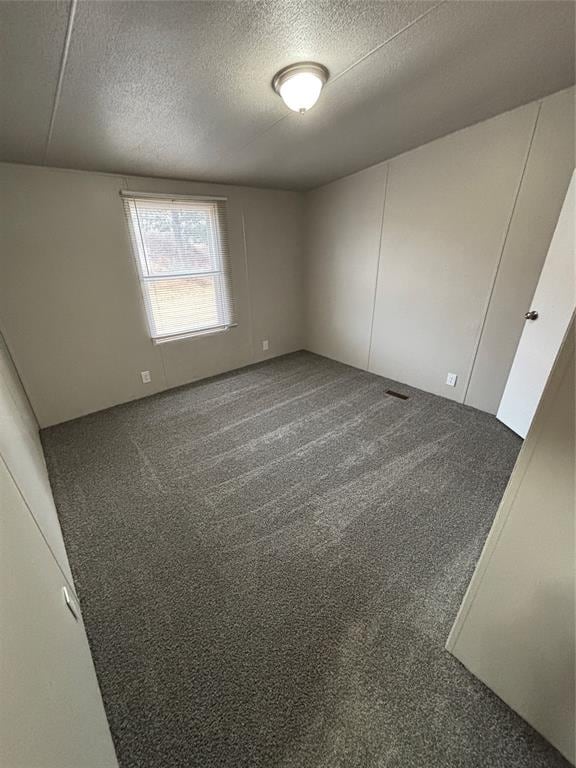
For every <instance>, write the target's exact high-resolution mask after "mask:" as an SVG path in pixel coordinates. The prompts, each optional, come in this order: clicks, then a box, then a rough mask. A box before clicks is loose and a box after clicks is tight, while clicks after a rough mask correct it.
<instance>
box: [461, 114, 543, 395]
mask: <svg viewBox="0 0 576 768" xmlns="http://www.w3.org/2000/svg"><path fill="white" fill-rule="evenodd" d="M542 103H543V102H542V100H541V101H539V102H538V110H537V112H536V117H535V118H534V125H533V126H532V132H531V134H530V139H529V141H528V148H527V150H526V155H525V157H524V163H523V166H522V171H521V173H520V179H519V181H518V185H517V187H516V192H515V194H514V199H513V201H512V208H511V211H510V216H509V217H508V223H507V224H506V230H505V232H504V238H503V240H502V247H501V248H500V254H499V256H498V261H497V263H496V269H495V270H494V275H493V277H492V283H491V286H490V291H489V293H488V300H487V302H486V306H485V308H484V312H483V314H482V323H481V325H480V330H479V331H478V336H477V338H476V343H475V345H474V354H473V356H472V362H471V364H470V368H469V370H468V375H467V378H466V389H465V390H464V395H463V397H462V403H464V404H466V399H467V397H468V390H469V389H470V384H471V382H472V377H473V376H474V368H475V367H476V361H477V358H478V352H479V350H480V344H481V343H482V337H483V336H484V331H485V329H486V321H487V319H488V314H489V312H490V307H491V305H492V299H493V297H494V290H495V288H496V283H497V281H498V275H499V273H500V267H501V266H502V262H503V259H504V253H505V251H506V245H507V244H508V235H509V234H510V229H511V227H512V222H513V221H514V214H515V213H516V207H517V205H518V198H519V197H520V192H521V190H522V185H523V183H524V178H525V176H526V169H527V168H528V162H529V160H530V154H531V152H532V146H533V144H534V137H535V135H536V129H537V127H538V121H539V118H540V113H541V111H542Z"/></svg>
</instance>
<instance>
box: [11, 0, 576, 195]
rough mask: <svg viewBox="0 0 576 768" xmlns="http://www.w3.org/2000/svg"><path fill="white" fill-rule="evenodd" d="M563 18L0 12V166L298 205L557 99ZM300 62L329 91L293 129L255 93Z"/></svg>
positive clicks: (466, 9)
mask: <svg viewBox="0 0 576 768" xmlns="http://www.w3.org/2000/svg"><path fill="white" fill-rule="evenodd" d="M575 9H576V5H575V4H574V3H573V2H571V1H568V2H555V0H543V1H541V2H532V1H531V0H495V1H494V2H491V1H490V0H448V1H444V2H416V1H410V2H391V1H388V0H380V1H373V0H367V1H364V0H233V1H231V2H228V1H224V0H205V1H204V2H196V1H194V0H191V1H189V2H182V1H179V0H177V1H176V2H173V1H172V0H152V1H151V2H149V1H146V2H143V1H140V0H128V1H124V0H113V1H112V2H107V1H103V0H78V2H77V3H72V2H53V1H51V0H41V1H40V2H32V1H31V0H21V1H20V2H6V0H4V1H2V2H0V160H4V161H11V162H25V163H34V164H45V165H49V166H59V167H65V168H80V169H89V170H98V171H112V172H117V173H127V174H140V175H149V176H165V177H176V178H188V179H207V180H212V181H222V182H231V183H245V184H254V185H261V186H276V187H283V188H293V189H309V188H311V187H314V186H317V185H319V184H323V183H325V182H327V181H330V180H332V179H335V178H338V177H340V176H343V175H345V174H347V173H351V172H353V171H356V170H359V169H360V168H364V167H366V166H368V165H371V164H373V163H376V162H378V161H381V160H384V159H386V158H388V157H392V156H394V155H396V154H398V153H399V152H403V151H406V150H408V149H411V148H412V147H415V146H418V145H419V144H422V143H424V142H426V141H430V140H432V139H434V138H437V137H438V136H442V135H445V134H447V133H450V132H451V131H454V130H457V129H459V128H462V127H464V126H466V125H470V124H471V123H474V122H477V121H478V120H482V119H485V118H487V117H490V116H492V115H494V114H497V113H498V112H502V111H504V110H506V109H511V108H513V107H515V106H518V105H520V104H523V103H526V102H528V101H531V100H533V99H537V98H539V97H541V96H544V95H546V94H548V93H552V92H554V91H557V90H560V89H562V88H565V87H567V86H569V85H571V84H572V83H573V82H574V46H575V41H574V22H575ZM67 29H68V34H67ZM301 59H314V60H317V61H320V62H322V63H323V64H325V65H326V66H327V67H328V68H329V70H330V73H331V78H330V81H329V83H328V85H327V86H326V88H325V91H324V93H323V94H322V96H321V98H320V101H319V102H318V104H317V105H316V107H315V108H314V109H313V110H311V111H310V112H309V113H307V114H306V115H303V116H302V115H297V114H294V113H291V112H289V111H288V110H287V109H286V108H285V107H284V105H283V103H282V102H281V100H280V99H279V98H278V97H277V96H276V94H275V93H274V92H273V91H272V88H271V87H270V81H271V79H272V76H273V75H274V73H275V72H276V71H277V70H278V69H280V68H281V67H283V66H285V65H286V64H290V63H293V62H294V61H298V60H301Z"/></svg>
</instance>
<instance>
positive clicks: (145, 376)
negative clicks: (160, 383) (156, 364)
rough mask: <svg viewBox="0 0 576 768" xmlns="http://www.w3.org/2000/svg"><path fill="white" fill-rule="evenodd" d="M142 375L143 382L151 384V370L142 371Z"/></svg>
mask: <svg viewBox="0 0 576 768" xmlns="http://www.w3.org/2000/svg"><path fill="white" fill-rule="evenodd" d="M140 376H142V384H150V382H151V381H152V377H151V376H150V371H140Z"/></svg>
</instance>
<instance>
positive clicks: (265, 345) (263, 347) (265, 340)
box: [262, 339, 270, 352]
mask: <svg viewBox="0 0 576 768" xmlns="http://www.w3.org/2000/svg"><path fill="white" fill-rule="evenodd" d="M269 348H270V344H269V343H268V339H264V340H263V341H262V351H263V352H267V351H268V349H269Z"/></svg>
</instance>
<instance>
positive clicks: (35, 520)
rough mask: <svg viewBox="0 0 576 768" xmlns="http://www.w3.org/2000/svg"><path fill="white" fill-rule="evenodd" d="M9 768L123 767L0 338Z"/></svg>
mask: <svg viewBox="0 0 576 768" xmlns="http://www.w3.org/2000/svg"><path fill="white" fill-rule="evenodd" d="M0 512H1V514H0V626H1V627H2V642H1V646H2V664H0V690H1V691H2V694H1V695H2V702H3V706H2V717H1V718H0V764H2V765H5V766H32V765H38V766H39V765H42V766H43V768H64V766H79V765H82V766H86V768H88V766H94V768H116V766H117V762H116V757H115V755H114V747H113V745H112V740H111V737H110V732H109V730H108V724H107V722H106V716H105V714H104V708H103V705H102V699H101V696H100V691H99V688H98V683H97V681H96V675H95V672H94V667H93V664H92V660H91V658H90V650H89V647H88V640H87V639H86V634H85V631H84V626H83V624H82V620H81V617H80V619H79V621H76V620H75V619H74V617H73V616H72V615H71V614H70V612H69V611H68V609H67V607H66V605H65V604H64V601H63V596H62V588H63V587H66V588H67V589H68V592H69V594H70V595H71V596H72V597H73V598H74V599H75V594H74V586H73V582H72V575H71V573H70V567H69V565H68V559H67V557H66V551H65V549H64V542H63V540H62V534H61V531H60V524H59V522H58V517H57V515H56V509H55V506H54V501H53V498H52V492H51V490H50V483H49V482H48V474H47V472H46V465H45V463H44V455H43V453H42V447H41V445H40V440H39V437H38V424H37V422H36V419H35V417H34V414H33V413H32V410H31V408H30V405H29V403H28V400H27V398H26V395H25V394H24V390H23V389H22V386H21V384H20V381H19V378H18V375H17V373H16V371H15V369H14V366H13V364H12V361H11V359H10V356H9V354H8V350H7V348H6V345H5V343H4V340H3V338H2V336H1V335H0Z"/></svg>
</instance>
